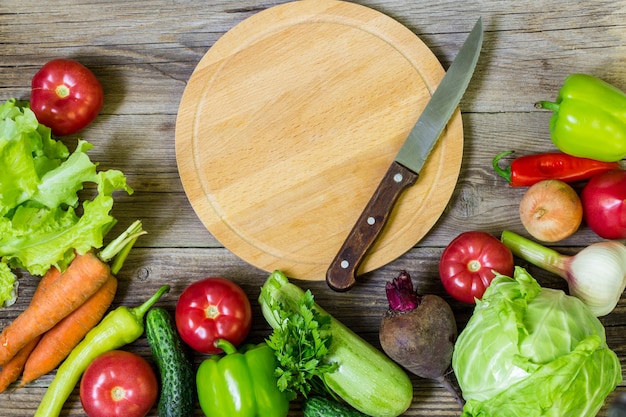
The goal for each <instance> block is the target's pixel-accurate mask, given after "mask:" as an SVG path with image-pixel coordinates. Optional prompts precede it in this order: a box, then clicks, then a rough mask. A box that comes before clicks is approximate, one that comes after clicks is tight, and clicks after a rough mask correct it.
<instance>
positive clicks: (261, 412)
mask: <svg viewBox="0 0 626 417" xmlns="http://www.w3.org/2000/svg"><path fill="white" fill-rule="evenodd" d="M216 346H218V347H219V348H221V349H222V350H223V351H224V353H225V354H224V355H213V356H211V357H210V358H209V359H206V360H204V361H203V362H202V363H201V364H200V367H199V368H198V373H197V375H196V384H197V387H198V399H199V401H200V408H202V411H203V412H204V414H205V415H206V416H210V417H285V416H286V415H287V413H288V412H289V399H288V397H287V393H285V392H282V391H280V390H279V389H278V384H277V378H276V376H275V374H274V371H275V369H276V356H275V355H274V351H273V350H272V349H271V348H270V347H269V346H267V344H265V343H260V344H258V345H246V346H244V347H242V348H241V349H240V350H239V351H237V349H236V348H235V347H234V346H233V345H232V344H231V343H230V342H228V341H226V340H224V339H219V340H218V341H217V343H216Z"/></svg>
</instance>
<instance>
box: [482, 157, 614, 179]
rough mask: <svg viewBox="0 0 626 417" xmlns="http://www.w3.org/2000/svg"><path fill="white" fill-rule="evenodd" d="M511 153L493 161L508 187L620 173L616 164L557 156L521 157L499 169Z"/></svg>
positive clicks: (494, 166) (495, 168)
mask: <svg viewBox="0 0 626 417" xmlns="http://www.w3.org/2000/svg"><path fill="white" fill-rule="evenodd" d="M511 153H513V151H506V152H501V153H499V154H498V155H496V157H495V158H493V161H492V166H493V169H494V170H495V171H496V172H497V173H498V174H499V175H500V176H501V177H502V178H504V179H505V180H507V182H508V183H509V185H510V186H511V187H524V186H530V185H533V184H535V183H537V182H539V181H543V180H549V179H555V180H561V181H563V182H575V181H583V180H587V179H589V178H591V177H592V176H594V175H596V174H601V173H603V172H606V171H610V170H613V169H621V166H620V164H619V163H618V162H603V161H596V160H595V159H588V158H580V157H577V156H572V155H568V154H565V153H558V152H556V153H545V154H538V155H525V156H521V157H519V158H516V159H515V160H513V162H511V164H510V165H509V166H508V167H506V168H504V169H503V168H500V166H499V162H500V160H501V159H502V158H503V157H504V156H506V155H509V154H511Z"/></svg>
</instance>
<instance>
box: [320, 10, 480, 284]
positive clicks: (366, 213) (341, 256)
mask: <svg viewBox="0 0 626 417" xmlns="http://www.w3.org/2000/svg"><path fill="white" fill-rule="evenodd" d="M482 43H483V27H482V19H480V18H479V19H478V21H477V22H476V24H475V25H474V28H473V29H472V31H471V33H470V34H469V36H468V37H467V39H466V40H465V43H464V44H463V46H462V47H461V49H460V50H459V53H458V55H457V56H456V58H455V59H454V62H453V63H452V65H451V66H450V68H449V69H448V71H447V72H446V74H445V75H444V77H443V79H442V80H441V82H440V83H439V86H438V87H437V89H436V90H435V93H434V94H433V96H432V97H431V99H430V100H429V102H428V104H427V105H426V107H425V108H424V111H423V112H422V114H421V115H420V117H419V119H418V120H417V123H416V124H415V126H414V127H413V129H412V130H411V132H410V133H409V136H408V137H407V139H406V141H405V142H404V144H403V145H402V147H401V148H400V151H399V152H398V154H397V155H396V157H395V159H394V161H393V162H392V164H391V166H390V167H389V170H388V171H387V173H386V174H385V176H384V177H383V179H382V180H381V182H380V184H379V185H378V187H377V188H376V191H374V194H373V195H372V197H371V199H370V201H369V202H368V203H367V206H366V207H365V209H364V210H363V212H362V213H361V215H360V216H359V218H358V220H357V221H356V223H355V225H354V227H353V228H352V230H351V231H350V234H349V235H348V237H347V239H346V240H345V242H344V243H343V245H342V246H341V249H339V252H338V253H337V256H336V257H335V259H334V260H333V261H332V263H331V264H330V267H329V268H328V271H327V272H326V282H327V284H328V286H329V287H330V288H332V289H333V290H335V291H347V290H349V289H350V288H352V286H353V285H354V284H355V283H356V274H357V270H358V268H359V265H360V264H361V261H362V260H363V258H364V257H365V254H366V252H367V250H368V249H369V248H370V247H371V246H372V244H373V243H374V242H375V241H376V238H377V237H378V235H379V234H380V232H381V231H382V229H383V227H384V225H385V223H386V221H387V219H388V218H389V215H390V213H391V210H392V208H393V206H394V204H395V203H396V201H397V199H398V197H399V196H400V195H401V194H402V192H403V191H404V190H405V189H406V188H408V187H410V186H411V185H413V184H415V182H416V181H417V178H418V176H419V172H420V170H421V169H422V167H423V166H424V163H425V162H426V159H427V158H428V155H429V154H430V152H431V150H432V149H433V147H434V146H435V143H437V140H438V139H439V137H440V136H441V133H442V132H443V130H444V128H445V127H446V125H447V124H448V121H449V120H450V117H452V114H453V113H454V111H455V110H456V108H457V107H458V105H459V102H460V101H461V97H462V96H463V94H464V93H465V89H466V88H467V85H468V84H469V81H470V79H471V78H472V74H473V73H474V68H475V67H476V62H477V61H478V56H479V55H480V50H481V47H482Z"/></svg>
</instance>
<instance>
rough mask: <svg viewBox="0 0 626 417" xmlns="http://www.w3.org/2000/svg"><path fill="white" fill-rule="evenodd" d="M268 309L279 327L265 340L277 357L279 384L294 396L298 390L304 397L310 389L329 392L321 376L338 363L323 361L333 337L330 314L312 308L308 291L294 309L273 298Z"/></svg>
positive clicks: (311, 298) (334, 367) (335, 367)
mask: <svg viewBox="0 0 626 417" xmlns="http://www.w3.org/2000/svg"><path fill="white" fill-rule="evenodd" d="M271 309H272V311H273V312H274V314H276V316H277V318H278V322H279V326H278V327H276V328H275V329H274V331H273V332H272V334H271V335H270V336H269V338H268V340H266V342H267V344H268V345H269V346H270V347H271V348H272V349H273V350H274V351H275V353H276V358H277V359H278V367H277V368H276V375H277V376H278V387H279V389H280V390H281V391H287V392H289V393H290V395H291V396H292V397H293V398H295V397H296V396H297V395H298V393H300V394H302V395H303V396H304V397H305V398H306V397H308V396H309V394H310V393H311V391H313V392H317V393H327V392H330V390H329V388H328V387H327V386H326V384H325V382H324V378H323V375H324V374H325V373H327V372H334V371H335V370H336V369H337V364H336V363H332V362H328V361H327V360H325V356H326V355H327V354H328V349H329V347H330V343H331V340H332V335H331V332H330V321H331V317H330V316H329V315H328V314H320V312H319V311H318V310H316V309H315V301H314V299H313V294H312V293H311V291H310V290H307V291H306V292H305V293H304V296H303V297H302V298H301V299H300V300H299V302H298V306H297V309H295V310H294V309H289V308H285V306H284V305H283V304H282V303H281V302H279V301H277V300H275V299H273V301H272V303H271Z"/></svg>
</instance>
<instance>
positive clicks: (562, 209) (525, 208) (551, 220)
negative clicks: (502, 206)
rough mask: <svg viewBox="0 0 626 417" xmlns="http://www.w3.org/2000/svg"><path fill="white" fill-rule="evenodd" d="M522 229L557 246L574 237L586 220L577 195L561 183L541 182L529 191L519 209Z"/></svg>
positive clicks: (557, 181) (553, 181)
mask: <svg viewBox="0 0 626 417" xmlns="http://www.w3.org/2000/svg"><path fill="white" fill-rule="evenodd" d="M519 215H520V220H521V221H522V225H523V226H524V228H525V229H526V231H528V233H530V234H531V235H532V236H533V237H534V238H536V239H538V240H541V241H543V242H557V241H559V240H562V239H565V238H567V237H569V236H571V235H573V234H574V233H575V232H576V231H577V230H578V227H579V226H580V223H581V222H582V219H583V206H582V203H581V201H580V198H579V197H578V194H577V193H576V191H575V190H574V189H573V188H572V187H571V186H570V185H568V184H566V183H565V182H563V181H560V180H544V181H540V182H538V183H536V184H534V185H533V186H531V187H530V188H528V190H527V191H526V193H525V194H524V196H523V197H522V200H521V202H520V206H519Z"/></svg>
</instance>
